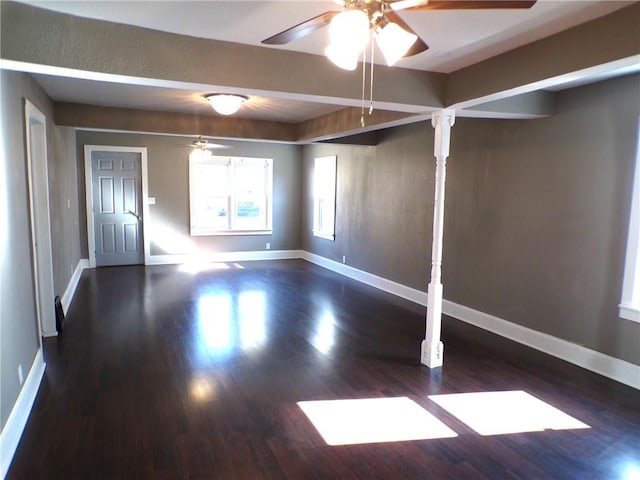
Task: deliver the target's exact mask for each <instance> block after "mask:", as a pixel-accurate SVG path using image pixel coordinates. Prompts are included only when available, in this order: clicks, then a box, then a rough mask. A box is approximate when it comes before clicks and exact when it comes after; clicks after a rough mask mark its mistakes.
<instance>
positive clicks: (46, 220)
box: [24, 98, 58, 346]
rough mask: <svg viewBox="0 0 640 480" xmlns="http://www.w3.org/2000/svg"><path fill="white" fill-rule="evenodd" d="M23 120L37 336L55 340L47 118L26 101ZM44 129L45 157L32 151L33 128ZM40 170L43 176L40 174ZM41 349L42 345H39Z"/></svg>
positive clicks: (43, 149) (43, 154)
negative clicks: (40, 199) (39, 192)
mask: <svg viewBox="0 0 640 480" xmlns="http://www.w3.org/2000/svg"><path fill="white" fill-rule="evenodd" d="M24 117H25V118H24V121H25V125H24V126H25V137H26V154H27V182H28V187H29V217H30V222H31V254H32V258H33V263H32V269H33V286H34V290H35V303H36V315H37V317H38V329H39V335H38V337H54V336H56V335H57V334H58V332H57V331H56V320H55V308H54V303H53V300H54V298H55V293H54V287H53V253H52V250H51V220H50V219H51V214H50V209H49V165H48V158H47V118H46V117H45V115H44V113H42V112H41V111H40V110H38V108H37V107H36V106H35V105H34V104H33V103H31V102H30V101H29V100H28V99H26V98H25V100H24ZM36 125H39V126H41V128H42V155H37V154H34V152H33V151H32V141H31V139H32V135H34V134H33V132H32V127H33V126H36ZM38 171H40V173H39V174H38ZM40 189H43V190H44V195H43V198H44V209H42V208H41V207H40V206H38V207H37V208H36V205H35V203H36V193H34V192H35V191H36V190H40ZM40 346H42V343H41V342H40Z"/></svg>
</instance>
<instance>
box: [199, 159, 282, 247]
mask: <svg viewBox="0 0 640 480" xmlns="http://www.w3.org/2000/svg"><path fill="white" fill-rule="evenodd" d="M247 161H248V162H251V163H256V164H259V163H262V162H264V168H265V176H264V182H265V185H264V192H265V199H264V202H265V222H264V227H265V228H236V227H234V221H235V219H236V213H237V212H236V199H237V197H238V189H237V183H236V182H237V179H236V167H237V166H238V165H239V164H241V163H244V162H247ZM200 165H223V166H227V187H228V191H227V195H226V198H227V212H228V214H227V227H228V228H225V229H220V228H208V227H203V226H200V225H197V224H195V223H194V222H196V221H197V220H196V218H197V212H196V208H197V204H198V201H197V199H196V197H195V196H197V195H199V193H200V192H199V185H200V184H199V182H198V181H197V180H196V169H197V167H198V166H200ZM189 216H190V218H189V233H190V235H191V236H192V237H202V236H226V235H271V234H272V233H273V159H272V158H262V157H234V156H226V155H225V156H222V155H212V154H211V153H210V152H208V151H203V150H196V151H194V152H192V153H191V155H189Z"/></svg>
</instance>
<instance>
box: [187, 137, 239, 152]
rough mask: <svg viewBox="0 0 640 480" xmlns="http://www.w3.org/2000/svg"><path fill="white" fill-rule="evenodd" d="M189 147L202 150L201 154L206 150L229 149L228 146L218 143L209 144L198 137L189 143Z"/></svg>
mask: <svg viewBox="0 0 640 480" xmlns="http://www.w3.org/2000/svg"><path fill="white" fill-rule="evenodd" d="M189 146H190V147H191V148H194V149H196V150H202V151H203V152H204V151H206V150H218V149H223V148H231V147H229V146H228V145H222V144H219V143H209V141H208V140H207V139H206V138H204V137H202V136H199V137H198V138H197V139H195V140H194V141H193V142H191V143H190V144H189Z"/></svg>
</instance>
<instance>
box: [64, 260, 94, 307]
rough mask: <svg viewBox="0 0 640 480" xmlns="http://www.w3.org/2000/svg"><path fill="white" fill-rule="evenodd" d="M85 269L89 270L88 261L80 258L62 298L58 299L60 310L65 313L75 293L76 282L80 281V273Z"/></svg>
mask: <svg viewBox="0 0 640 480" xmlns="http://www.w3.org/2000/svg"><path fill="white" fill-rule="evenodd" d="M85 268H89V259H88V258H81V259H80V260H79V261H78V265H76V269H75V270H74V271H73V274H72V275H71V278H70V279H69V283H68V284H67V288H66V289H65V291H64V293H63V294H62V297H60V301H61V302H62V308H63V309H64V311H65V313H66V312H68V311H69V307H70V306H71V300H73V295H74V294H75V293H76V288H78V282H79V281H80V276H81V275H82V271H83V270H84V269H85Z"/></svg>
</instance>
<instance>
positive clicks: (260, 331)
mask: <svg viewBox="0 0 640 480" xmlns="http://www.w3.org/2000/svg"><path fill="white" fill-rule="evenodd" d="M197 311H198V314H197V315H198V316H197V324H198V328H197V333H196V335H197V338H196V346H197V350H198V352H199V354H200V355H201V356H204V357H211V356H213V357H218V358H220V357H227V356H229V355H231V354H233V353H234V352H235V351H237V350H238V348H240V349H242V350H243V351H245V352H246V351H249V350H256V349H258V348H260V347H262V346H263V345H264V344H265V343H266V341H267V297H266V294H265V292H263V291H259V290H250V291H244V292H240V293H238V294H237V295H233V294H231V293H229V292H215V293H210V292H209V293H206V294H204V295H202V296H201V297H200V298H198V301H197Z"/></svg>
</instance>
